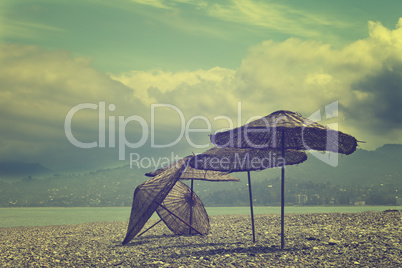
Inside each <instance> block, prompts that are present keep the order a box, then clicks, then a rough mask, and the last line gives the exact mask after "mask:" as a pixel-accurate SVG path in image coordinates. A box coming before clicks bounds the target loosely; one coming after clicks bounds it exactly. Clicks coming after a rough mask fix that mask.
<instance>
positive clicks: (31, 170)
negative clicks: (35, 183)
mask: <svg viewBox="0 0 402 268" xmlns="http://www.w3.org/2000/svg"><path fill="white" fill-rule="evenodd" d="M51 172H52V171H51V170H50V169H47V168H45V167H44V166H42V165H41V164H38V163H20V162H3V163H0V176H1V177H21V176H39V175H45V174H50V173H51Z"/></svg>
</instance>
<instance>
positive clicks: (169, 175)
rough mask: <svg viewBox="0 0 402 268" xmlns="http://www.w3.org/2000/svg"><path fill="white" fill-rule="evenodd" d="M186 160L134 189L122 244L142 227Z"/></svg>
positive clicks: (177, 178)
mask: <svg viewBox="0 0 402 268" xmlns="http://www.w3.org/2000/svg"><path fill="white" fill-rule="evenodd" d="M187 165H188V162H185V163H184V164H182V165H177V166H174V167H172V168H170V169H168V170H166V171H164V172H162V173H161V174H159V175H157V176H155V177H154V178H152V179H149V180H148V181H146V182H144V183H142V184H140V185H139V186H138V187H137V188H136V189H135V191H134V197H133V204H132V207H131V215H130V220H129V224H128V227H127V233H126V237H125V238H124V241H123V245H125V244H127V243H128V242H129V241H130V240H131V239H133V238H134V237H135V236H136V235H137V234H138V233H139V231H140V230H141V229H142V227H144V225H145V223H146V222H147V221H148V219H149V218H150V217H151V216H152V214H153V213H154V212H155V210H156V208H157V207H158V206H161V204H162V202H163V200H164V199H165V198H166V196H167V195H168V194H169V192H170V191H171V190H172V188H173V186H174V185H175V184H176V182H177V181H178V180H179V178H180V176H181V175H182V173H183V171H184V170H185V168H186V167H187Z"/></svg>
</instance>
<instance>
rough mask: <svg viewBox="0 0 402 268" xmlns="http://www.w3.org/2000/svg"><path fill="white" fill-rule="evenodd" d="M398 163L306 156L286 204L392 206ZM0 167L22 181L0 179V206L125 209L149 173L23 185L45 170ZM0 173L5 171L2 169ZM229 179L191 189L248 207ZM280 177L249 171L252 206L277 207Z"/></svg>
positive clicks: (379, 157)
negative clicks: (303, 200) (302, 199)
mask: <svg viewBox="0 0 402 268" xmlns="http://www.w3.org/2000/svg"><path fill="white" fill-rule="evenodd" d="M335 156H336V155H331V156H330V157H335ZM401 158H402V145H384V146H383V147H380V148H378V149H377V150H375V151H366V150H362V149H358V150H357V151H356V152H354V153H353V154H351V155H348V156H342V155H339V163H338V166H337V167H332V166H329V165H327V164H326V163H324V162H322V161H320V160H318V159H317V158H315V157H314V156H312V155H310V154H309V158H308V160H307V161H306V162H304V163H302V164H300V165H297V166H289V167H286V172H285V175H286V189H287V191H288V195H287V196H288V197H289V200H290V201H289V202H292V200H293V199H292V198H294V196H296V195H308V196H309V201H311V200H312V199H311V196H327V197H328V196H329V197H331V196H332V197H331V198H333V199H334V200H335V201H331V200H329V199H328V198H329V197H328V198H327V200H324V201H323V200H321V201H319V202H330V201H331V202H335V203H336V202H341V203H339V204H344V203H345V202H346V203H347V202H354V201H356V200H366V201H367V200H368V202H372V203H373V204H375V202H380V201H381V202H380V203H381V204H382V203H385V204H387V203H390V202H391V201H392V200H391V199H392V198H393V201H392V202H394V203H395V196H398V194H399V192H398V191H402V165H401V164H400V162H401V161H400V159H401ZM1 166H2V167H8V168H9V169H8V170H9V171H13V170H14V172H11V174H24V176H22V175H21V176H20V179H13V180H8V181H1V180H0V206H122V205H123V206H130V205H131V202H132V196H133V192H134V189H135V188H136V187H137V186H138V185H139V184H140V183H142V182H144V181H145V180H147V179H149V178H147V177H145V176H144V173H146V172H148V171H150V170H143V169H130V167H129V166H122V167H118V168H111V169H102V170H97V171H93V172H89V173H86V174H75V175H74V174H69V175H60V174H53V175H51V176H47V177H46V178H45V179H39V178H37V177H36V176H35V175H32V177H31V179H30V180H27V178H26V176H25V174H28V173H23V172H22V171H24V172H27V171H31V173H29V174H40V173H42V171H43V172H45V171H48V170H46V169H44V168H43V167H42V168H41V166H40V165H32V166H31V165H23V167H24V168H21V166H20V165H16V166H18V167H19V168H18V169H13V168H11V167H12V165H9V164H8V165H1ZM2 170H3V172H4V171H5V170H7V168H3V169H2ZM15 170H20V171H19V172H21V173H18V172H15ZM33 171H37V173H34V172H33ZM232 175H233V176H235V177H237V178H239V179H240V180H241V181H240V182H205V181H195V183H194V190H195V192H196V193H197V194H198V195H199V196H200V197H201V198H202V200H203V202H204V203H205V204H206V205H230V204H234V205H242V204H247V202H248V191H247V174H246V173H245V172H241V173H233V174H232ZM279 177H280V169H278V168H275V169H268V170H264V171H260V172H251V180H252V186H253V193H255V199H256V200H257V202H256V204H260V205H261V204H271V203H272V204H275V202H277V201H275V200H277V198H278V193H279V189H278V187H279V182H280V181H279ZM269 196H271V197H269ZM385 196H386V197H387V198H386V199H384V198H385ZM268 197H269V198H268ZM380 199H381V200H380ZM401 199H402V195H401ZM339 200H340V201H339ZM370 200H371V201H370ZM373 200H374V201H373ZM375 200H380V201H375ZM389 200H391V201H389ZM259 202H260V203H259ZM316 202H318V201H316ZM342 202H344V203H342ZM318 204H319V203H318ZM324 204H325V203H324Z"/></svg>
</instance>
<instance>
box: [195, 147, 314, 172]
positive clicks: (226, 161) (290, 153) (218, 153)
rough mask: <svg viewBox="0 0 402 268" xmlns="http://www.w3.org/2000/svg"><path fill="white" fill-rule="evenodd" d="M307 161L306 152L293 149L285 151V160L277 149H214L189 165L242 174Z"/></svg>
mask: <svg viewBox="0 0 402 268" xmlns="http://www.w3.org/2000/svg"><path fill="white" fill-rule="evenodd" d="M306 159H307V155H306V153H305V152H304V151H297V150H291V149H288V150H285V158H283V157H282V154H281V150H277V149H253V148H230V147H225V148H219V147H213V148H211V149H209V150H207V151H205V152H204V153H202V154H198V155H196V156H194V157H193V158H192V159H191V160H190V163H189V164H190V166H191V167H194V168H197V169H206V170H219V171H225V172H242V171H253V170H263V169H266V168H274V167H281V166H282V165H283V164H285V165H295V164H300V163H302V162H304V161H305V160H306Z"/></svg>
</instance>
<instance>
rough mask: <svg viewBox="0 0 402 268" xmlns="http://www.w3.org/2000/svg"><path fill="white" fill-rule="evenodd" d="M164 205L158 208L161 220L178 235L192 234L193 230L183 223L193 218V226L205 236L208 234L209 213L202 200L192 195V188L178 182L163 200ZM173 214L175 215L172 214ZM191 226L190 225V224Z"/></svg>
mask: <svg viewBox="0 0 402 268" xmlns="http://www.w3.org/2000/svg"><path fill="white" fill-rule="evenodd" d="M162 205H163V206H164V207H165V208H162V207H161V206H159V207H157V208H156V212H157V213H158V215H159V217H160V218H161V220H162V221H163V222H164V223H165V224H166V225H167V227H168V228H169V229H170V230H171V231H172V232H173V233H175V234H176V235H187V234H189V233H190V234H191V228H190V227H189V226H188V225H186V224H184V223H183V221H181V220H179V218H180V219H183V220H187V219H189V218H190V215H191V218H192V223H191V226H192V227H193V228H195V229H197V231H199V232H200V233H202V234H203V235H206V234H208V232H209V229H210V225H209V218H208V214H207V211H206V210H205V208H204V205H203V204H202V202H201V200H200V198H199V197H198V196H197V195H196V194H195V193H192V192H191V190H190V188H189V187H188V186H187V185H186V184H185V183H183V182H181V181H178V182H176V184H175V186H174V187H173V189H172V190H171V191H170V193H169V194H168V195H167V196H166V198H165V200H163V202H162ZM171 212H173V213H174V215H173V214H172V213H171ZM189 225H190V224H189Z"/></svg>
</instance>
